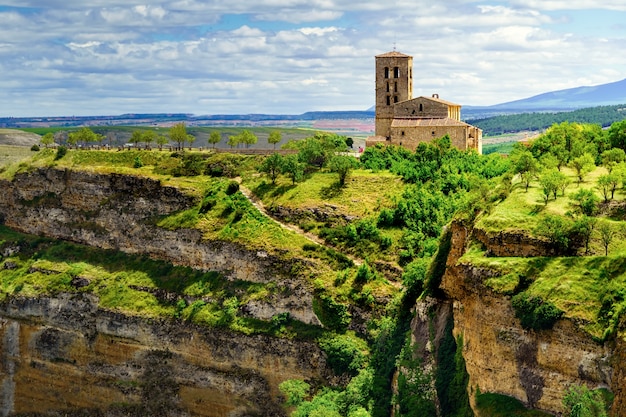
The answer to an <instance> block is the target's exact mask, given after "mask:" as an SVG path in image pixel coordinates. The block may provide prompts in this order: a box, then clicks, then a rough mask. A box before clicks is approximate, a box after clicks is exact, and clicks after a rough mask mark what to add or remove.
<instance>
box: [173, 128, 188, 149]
mask: <svg viewBox="0 0 626 417" xmlns="http://www.w3.org/2000/svg"><path fill="white" fill-rule="evenodd" d="M169 136H170V140H171V141H172V142H175V143H176V147H177V149H182V148H183V147H184V146H185V142H186V141H187V126H185V122H181V123H176V124H175V125H174V126H172V127H170V131H169Z"/></svg>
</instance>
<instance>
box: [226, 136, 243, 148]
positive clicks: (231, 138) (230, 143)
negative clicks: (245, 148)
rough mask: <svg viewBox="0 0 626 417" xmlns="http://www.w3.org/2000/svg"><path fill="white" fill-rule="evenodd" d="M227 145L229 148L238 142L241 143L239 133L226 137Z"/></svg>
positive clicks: (237, 144) (235, 145)
mask: <svg viewBox="0 0 626 417" xmlns="http://www.w3.org/2000/svg"><path fill="white" fill-rule="evenodd" d="M226 143H228V146H230V148H231V149H232V148H235V147H237V146H239V144H240V143H241V137H240V136H239V135H232V136H229V137H228V142H226Z"/></svg>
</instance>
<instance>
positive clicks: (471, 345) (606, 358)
mask: <svg viewBox="0 0 626 417" xmlns="http://www.w3.org/2000/svg"><path fill="white" fill-rule="evenodd" d="M450 227H451V239H452V242H451V249H450V252H449V254H448V257H447V261H446V269H445V273H444V275H443V277H442V281H441V285H440V286H439V289H440V290H441V294H440V295H439V298H438V300H437V302H434V303H433V301H432V299H426V300H423V301H418V306H417V311H418V312H419V314H417V315H416V317H415V318H414V322H413V325H412V328H413V338H414V340H415V341H416V342H418V345H422V346H432V344H433V343H434V344H435V345H436V341H437V338H436V337H434V336H433V331H432V330H431V331H430V335H429V334H428V333H427V332H425V330H424V329H428V328H429V326H430V327H431V329H432V328H434V329H439V330H440V329H441V328H442V326H443V325H444V324H443V322H444V320H442V318H441V317H442V314H441V312H440V311H441V307H440V306H442V305H446V304H451V305H452V315H453V318H454V330H453V333H454V335H455V336H459V335H460V336H462V341H463V346H462V352H463V357H464V359H465V366H466V369H467V373H468V375H469V384H468V391H469V398H470V402H471V403H472V406H473V408H474V410H475V412H477V410H476V404H475V398H476V397H475V394H476V393H477V392H478V391H480V392H481V393H498V394H503V395H507V396H510V397H514V398H517V399H518V400H520V401H522V402H523V403H524V404H525V405H526V406H527V407H529V408H535V409H540V410H544V411H547V412H550V413H553V414H556V415H561V413H562V412H563V411H564V410H563V406H562V398H563V395H564V393H565V392H566V390H567V388H568V387H570V386H571V385H574V384H577V385H583V384H584V385H587V386H588V387H589V388H591V389H595V388H609V389H610V390H611V391H612V392H613V393H614V394H615V402H614V405H613V408H612V415H614V416H620V415H625V414H626V409H624V405H623V403H624V398H623V395H624V389H625V388H626V385H625V384H626V380H624V378H623V375H624V361H623V360H620V358H622V357H623V354H624V341H623V339H622V337H617V338H616V340H609V341H607V342H605V343H601V342H597V341H595V340H594V339H593V338H592V337H591V335H590V334H588V333H586V332H585V331H584V330H583V329H582V326H580V325H579V324H580V323H577V322H576V320H571V319H568V318H564V319H561V320H558V321H557V322H556V324H555V325H554V327H553V328H552V329H551V330H530V329H524V328H523V327H522V326H521V324H520V320H519V319H518V318H516V317H515V311H514V309H513V307H512V305H511V297H510V296H508V295H505V294H501V293H498V292H496V291H494V290H493V289H492V288H489V287H488V286H487V285H485V280H486V279H487V278H490V277H491V276H493V274H494V272H493V271H490V270H488V269H484V268H481V267H479V266H475V265H472V264H471V263H468V262H462V261H460V258H461V256H462V255H463V253H464V252H465V250H466V249H467V247H468V244H469V242H470V240H471V239H476V240H477V241H480V242H482V244H483V245H484V246H485V251H486V253H489V254H500V255H507V256H511V254H514V255H518V256H537V254H540V253H544V254H545V253H546V252H542V250H543V248H542V246H541V245H542V243H541V242H539V243H538V244H537V245H533V244H532V239H529V238H525V237H522V236H514V237H510V236H508V237H507V236H504V235H503V234H499V235H498V236H489V235H488V234H486V233H485V232H484V231H480V230H478V231H477V230H472V229H468V228H466V227H465V226H463V225H462V224H461V223H457V222H454V223H452V225H451V226H450ZM503 236H504V237H503ZM509 241H510V242H509ZM506 242H509V243H506ZM511 242H512V244H511ZM520 242H522V243H523V244H521V245H518V244H519V243H520ZM514 245H517V246H515V247H513V246H514ZM425 311H426V312H425ZM443 317H445V315H444V316H443ZM422 357H424V358H426V359H427V360H429V361H430V362H432V358H431V356H430V354H429V353H428V352H422ZM477 415H479V414H477Z"/></svg>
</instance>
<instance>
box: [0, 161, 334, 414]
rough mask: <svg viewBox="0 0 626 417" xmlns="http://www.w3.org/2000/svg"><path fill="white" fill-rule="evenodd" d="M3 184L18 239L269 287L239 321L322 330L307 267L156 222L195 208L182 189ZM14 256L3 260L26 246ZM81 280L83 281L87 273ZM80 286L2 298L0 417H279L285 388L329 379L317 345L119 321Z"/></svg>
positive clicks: (46, 174)
mask: <svg viewBox="0 0 626 417" xmlns="http://www.w3.org/2000/svg"><path fill="white" fill-rule="evenodd" d="M0 189H2V193H0V220H1V221H2V222H3V223H4V224H5V225H6V226H8V227H10V228H12V229H14V230H17V231H20V232H24V233H28V234H33V235H40V236H47V237H52V238H56V239H62V240H66V241H72V242H77V243H81V244H86V245H89V246H91V247H96V248H102V249H112V250H117V251H123V252H126V253H129V254H141V255H147V256H149V257H151V258H153V259H158V260H162V261H166V262H169V263H172V264H174V265H184V266H187V267H191V268H194V269H196V270H201V271H216V272H218V273H219V274H220V276H221V277H223V279H225V280H227V281H230V282H233V285H235V287H236V285H241V283H246V285H250V283H252V284H254V283H260V284H271V285H270V286H268V288H270V289H269V290H267V291H266V292H265V293H264V294H265V295H264V296H263V297H256V298H254V299H250V300H248V301H247V303H246V305H245V306H242V308H241V310H242V311H243V313H244V314H245V315H246V316H248V317H251V318H252V319H254V320H265V321H270V320H271V319H272V318H273V317H275V316H277V315H281V314H288V317H290V318H292V319H295V320H298V321H300V322H302V323H305V324H309V325H319V324H320V322H319V320H318V318H317V316H316V314H315V312H314V311H313V289H312V285H310V284H308V283H307V280H306V279H305V278H304V277H303V276H300V275H298V274H295V273H294V272H293V271H294V270H300V271H302V268H303V266H304V268H307V267H308V268H313V267H314V265H313V264H310V262H311V261H309V260H307V259H295V258H293V257H289V256H283V255H285V254H282V253H280V251H274V252H270V251H266V250H261V249H254V248H250V247H245V246H243V245H240V244H237V243H234V242H229V241H217V240H208V239H205V238H204V237H203V236H202V233H201V232H200V231H198V230H195V229H185V228H182V229H177V230H169V229H165V228H161V227H158V226H157V225H156V223H157V219H158V218H160V216H164V215H168V214H171V213H175V212H179V211H181V210H185V209H188V208H189V207H192V206H194V205H196V204H197V203H198V201H197V200H196V198H194V197H191V196H189V195H187V194H185V193H184V192H182V191H181V190H179V189H177V188H174V187H168V186H163V185H162V184H161V183H160V182H159V181H157V180H153V179H149V178H141V177H136V176H127V175H119V174H97V173H92V172H85V171H74V170H59V169H55V168H41V169H35V170H33V171H31V172H27V173H21V174H17V175H16V176H15V178H14V179H13V180H11V181H6V180H3V181H0ZM9 249H10V250H8V252H10V253H8V252H7V253H5V254H4V255H3V256H5V257H6V256H9V255H11V254H13V255H16V254H18V255H19V251H20V250H21V249H20V247H19V245H18V246H16V247H15V248H9ZM309 264H310V265H309ZM0 266H1V265H0ZM3 267H4V268H5V269H11V268H14V267H15V266H14V265H10V264H7V263H6V262H5V263H4V266H3ZM298 268H299V269H298ZM27 273H28V274H31V273H32V274H37V273H39V274H56V273H57V271H45V270H38V269H32V270H29V271H28V272H27ZM75 278H76V279H77V280H79V281H80V280H84V281H85V283H84V285H89V278H83V277H75ZM72 282H74V281H72ZM72 285H74V284H72ZM75 286H76V288H75V292H60V293H57V292H53V293H48V292H46V291H43V293H44V294H47V295H41V296H37V297H33V296H22V295H20V294H18V293H14V294H7V295H6V297H5V299H4V301H3V302H2V303H1V304H0V344H1V346H0V352H1V355H2V360H1V361H0V366H1V367H0V380H1V381H0V391H1V392H0V398H2V401H1V406H0V415H2V416H9V415H10V416H17V415H43V414H41V413H45V414H46V415H49V414H50V413H52V414H54V413H56V412H62V414H63V415H85V414H84V413H85V412H87V413H88V414H89V415H103V416H118V415H119V416H121V415H124V416H128V415H132V416H144V415H155V416H157V415H159V416H160V415H163V416H166V415H167V416H179V415H180V416H183V415H184V416H216V417H217V416H244V415H259V416H275V415H284V414H285V410H284V409H283V408H282V405H281V404H282V402H283V399H282V397H281V395H280V392H279V390H278V385H279V384H280V383H281V382H282V381H285V380H288V379H302V380H307V381H309V382H313V385H318V384H320V383H324V384H327V383H329V382H331V383H332V381H334V380H335V378H336V377H335V376H334V375H333V373H332V371H330V369H329V367H328V366H327V365H326V355H325V353H323V352H322V351H321V350H320V348H319V347H318V346H317V344H315V343H314V342H312V341H307V340H298V339H294V340H290V339H286V338H278V337H273V336H269V335H262V334H256V335H246V334H243V333H238V332H234V331H231V330H227V329H224V328H214V327H206V326H200V325H196V324H193V323H192V322H190V321H183V320H176V319H174V318H170V319H165V318H154V317H152V318H150V317H145V316H143V317H138V316H135V315H129V314H124V313H122V312H120V311H114V310H111V309H106V308H102V307H101V306H100V300H99V299H98V297H97V296H96V295H94V294H90V293H89V292H85V291H83V290H81V287H82V284H81V283H80V282H77V283H76V285H75ZM138 290H141V291H149V290H150V289H144V288H139V289H138ZM156 292H159V293H158V294H156V296H158V297H161V298H164V299H165V301H167V300H168V299H169V298H170V297H169V294H167V293H166V292H165V291H163V290H160V289H159V290H156ZM158 297H157V298H158ZM175 299H176V297H174V300H175ZM199 301H202V300H199Z"/></svg>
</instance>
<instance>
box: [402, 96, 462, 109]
mask: <svg viewBox="0 0 626 417" xmlns="http://www.w3.org/2000/svg"><path fill="white" fill-rule="evenodd" d="M418 98H423V99H426V100H432V101H436V102H437V103H442V104H446V105H448V106H455V107H461V105H460V104H457V103H453V102H451V101H446V100H442V99H440V98H439V97H426V96H419V97H416V98H414V99H413V100H416V99H418Z"/></svg>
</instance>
